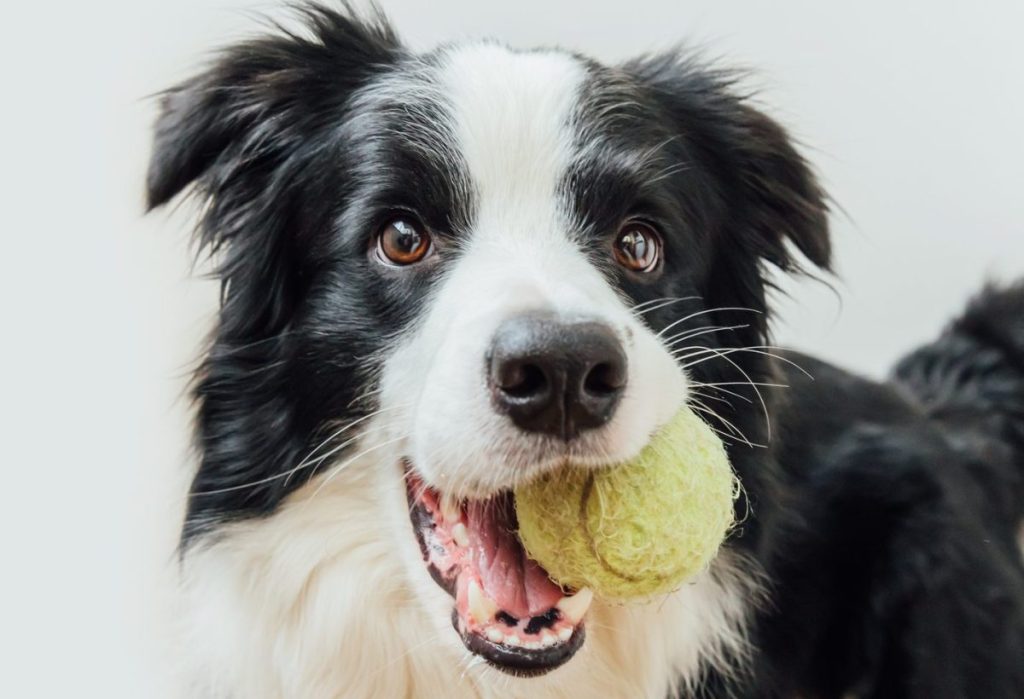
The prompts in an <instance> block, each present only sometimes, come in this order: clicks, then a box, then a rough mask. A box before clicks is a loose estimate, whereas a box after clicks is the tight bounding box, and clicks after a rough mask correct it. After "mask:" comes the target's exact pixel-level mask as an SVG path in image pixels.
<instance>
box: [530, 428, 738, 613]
mask: <svg viewBox="0 0 1024 699" xmlns="http://www.w3.org/2000/svg"><path fill="white" fill-rule="evenodd" d="M738 494H739V485H738V482H737V480H736V478H735V476H734V475H733V472H732V467H731V466H730V465H729V459H728V457H727V456H726V453H725V448H724V447H723V446H722V442H721V440H719V439H718V437H717V436H716V435H715V434H714V432H712V431H711V428H709V427H708V426H707V425H706V424H705V423H704V421H703V420H701V419H700V418H699V417H698V416H697V415H696V414H694V413H693V412H692V411H691V410H689V409H688V408H683V409H682V410H681V411H680V412H679V413H678V414H677V415H676V416H675V418H673V420H672V421H671V422H669V423H668V424H667V425H665V426H664V427H663V428H662V429H661V430H660V431H659V432H658V433H657V434H656V435H655V436H654V437H653V438H652V439H651V441H650V442H649V443H648V444H647V446H646V447H644V449H643V450H642V451H641V452H640V454H639V455H638V456H637V457H636V458H634V459H633V460H631V461H629V462H627V463H624V464H619V465H616V466H610V467H606V468H601V469H593V468H590V469H588V468H583V467H568V468H564V469H561V470H557V471H554V472H551V473H548V474H546V475H544V476H542V477H541V478H539V479H537V480H534V481H532V482H531V483H529V484H527V485H526V486H524V487H521V488H518V489H516V491H515V500H516V514H517V516H518V518H519V537H520V539H521V540H522V542H523V546H524V547H525V548H526V552H527V553H528V554H529V555H530V557H531V558H533V559H534V560H535V561H537V562H538V563H540V565H542V566H543V567H544V568H545V570H547V572H548V574H549V575H550V576H551V578H552V579H553V580H554V581H555V582H558V583H560V584H562V585H565V586H568V587H573V588H581V587H589V588H591V589H592V590H594V592H595V593H596V594H598V595H601V596H603V597H605V598H608V599H613V600H625V599H630V598H636V597H649V596H652V595H657V594H660V593H664V592H670V591H672V590H674V589H676V588H678V587H679V586H680V585H681V584H682V583H683V582H684V581H685V580H687V579H688V578H691V577H693V576H694V575H695V574H696V573H698V572H700V571H701V570H703V569H704V568H705V567H707V565H708V564H709V563H710V562H711V560H712V559H713V558H714V557H715V554H716V553H717V552H718V548H719V546H721V544H722V541H723V540H724V539H725V537H726V535H727V534H728V532H729V529H730V527H731V526H732V523H733V503H734V501H735V500H736V498H737V497H738Z"/></svg>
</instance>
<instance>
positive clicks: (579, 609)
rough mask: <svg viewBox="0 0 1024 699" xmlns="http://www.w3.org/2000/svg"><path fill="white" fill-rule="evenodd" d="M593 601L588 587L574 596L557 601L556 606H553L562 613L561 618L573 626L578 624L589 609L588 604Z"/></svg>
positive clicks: (592, 594)
mask: <svg viewBox="0 0 1024 699" xmlns="http://www.w3.org/2000/svg"><path fill="white" fill-rule="evenodd" d="M593 599H594V593H593V592H591V590H590V588H589V587H584V588H581V589H580V590H579V591H578V592H577V593H576V594H575V595H572V596H571V597H563V598H562V599H560V600H558V604H556V605H555V606H556V607H558V611H560V612H562V616H564V617H565V618H566V619H567V620H568V621H569V622H571V623H572V624H574V625H575V624H578V623H580V619H582V618H583V615H584V614H586V613H587V610H588V609H590V603H591V602H592V601H593Z"/></svg>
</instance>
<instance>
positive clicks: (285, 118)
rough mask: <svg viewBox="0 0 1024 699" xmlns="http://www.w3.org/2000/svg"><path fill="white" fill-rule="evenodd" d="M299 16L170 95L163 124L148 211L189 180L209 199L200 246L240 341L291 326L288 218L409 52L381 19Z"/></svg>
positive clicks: (296, 284)
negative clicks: (292, 26) (357, 109)
mask: <svg viewBox="0 0 1024 699" xmlns="http://www.w3.org/2000/svg"><path fill="white" fill-rule="evenodd" d="M301 12H302V14H303V15H304V18H303V19H304V20H305V21H304V22H303V25H302V28H301V29H299V30H296V31H289V30H286V29H284V28H279V32H278V33H277V34H275V35H272V36H267V37H264V38H259V39H255V40H251V41H248V42H245V43H242V44H239V45H236V46H233V47H231V48H229V49H228V50H226V51H224V52H223V53H222V54H221V55H220V57H219V58H218V60H216V61H215V62H214V63H213V65H212V66H210V67H209V68H208V69H207V70H206V71H205V72H203V73H201V74H199V75H198V76H196V77H194V78H193V79H191V80H189V81H187V82H185V83H183V84H182V85H179V86H178V87H175V88H173V89H171V90H170V91H168V92H167V93H165V94H164V96H163V99H162V105H161V106H162V111H161V114H160V116H159V118H158V120H157V123H156V129H155V142H154V146H153V153H152V158H151V161H150V166H149V174H148V181H147V189H148V204H149V208H151V209H152V208H153V207H156V206H160V205H161V204H164V203H166V202H168V201H169V200H170V199H172V198H173V197H174V196H175V195H177V194H179V193H180V192H182V191H183V190H185V189H186V188H187V187H189V186H190V185H193V186H194V189H193V190H192V191H193V192H194V193H195V194H196V195H197V196H198V197H200V198H201V199H202V200H203V203H204V205H205V206H204V207H203V209H202V217H201V219H200V221H199V225H198V228H197V237H198V240H199V244H200V250H208V251H210V252H214V253H218V268H217V273H218V275H219V277H220V279H221V284H222V299H221V316H220V319H221V323H220V328H219V333H220V335H221V337H227V338H229V339H233V340H239V339H240V340H242V341H253V340H254V339H261V338H262V337H266V336H269V335H271V334H274V333H276V332H279V331H280V330H281V329H282V328H283V327H284V325H285V324H286V323H287V322H288V319H289V314H290V310H291V309H292V308H294V303H295V301H296V299H297V298H299V295H300V293H301V283H300V282H301V280H300V279H299V278H298V277H300V276H301V275H299V274H297V273H296V271H295V270H296V265H295V264H294V262H295V259H294V258H296V257H297V253H296V250H298V249H300V248H301V246H299V245H297V244H296V241H292V240H290V239H289V236H292V237H294V236H295V235H300V234H301V232H296V230H295V228H296V227H295V225H294V224H293V222H292V221H291V217H292V216H293V213H294V212H295V211H300V210H302V205H303V204H302V202H303V197H309V196H311V195H310V193H309V191H310V187H311V186H312V185H309V183H308V182H306V180H308V179H309V178H310V177H311V175H310V174H309V173H308V164H309V157H308V156H309V153H310V151H311V149H315V148H316V147H317V146H318V145H320V144H323V143H325V142H327V141H328V140H329V139H328V136H329V134H330V132H331V130H332V129H337V126H338V123H339V122H340V121H341V120H343V119H344V118H345V111H346V105H347V103H348V101H349V99H350V98H351V96H352V95H353V93H354V92H355V91H356V90H358V89H359V88H360V87H361V86H362V85H364V84H365V83H366V82H367V81H368V80H370V79H371V78H372V77H373V76H374V75H377V74H379V73H380V72H382V71H385V70H387V69H388V67H389V66H390V65H392V64H393V63H394V62H395V61H397V60H399V57H400V56H401V55H402V51H403V50H402V48H401V46H400V44H399V42H398V40H397V39H396V37H395V35H394V33H393V32H392V30H391V28H390V27H389V25H388V24H387V22H386V20H385V19H384V18H383V17H382V16H380V15H377V16H375V17H373V18H369V19H361V18H358V17H355V16H354V15H352V14H351V12H349V13H341V12H336V11H333V10H327V9H324V8H318V7H315V6H314V7H310V8H308V9H306V10H302V11H301ZM314 184H315V183H314Z"/></svg>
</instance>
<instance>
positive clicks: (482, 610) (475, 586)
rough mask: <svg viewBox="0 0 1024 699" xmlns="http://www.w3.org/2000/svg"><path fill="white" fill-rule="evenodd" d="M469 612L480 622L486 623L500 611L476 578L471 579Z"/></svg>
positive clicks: (468, 596)
mask: <svg viewBox="0 0 1024 699" xmlns="http://www.w3.org/2000/svg"><path fill="white" fill-rule="evenodd" d="M468 592H469V594H468V595H467V598H468V600H469V613H470V615H471V616H472V617H473V618H474V619H476V622H477V623H478V624H485V623H487V622H488V621H490V620H491V619H493V618H494V615H495V614H497V613H498V605H497V604H495V603H494V601H493V600H491V598H490V597H488V596H487V595H485V594H484V591H483V590H481V589H480V584H479V583H478V582H477V581H476V580H470V581H469V590H468Z"/></svg>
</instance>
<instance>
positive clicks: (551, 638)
mask: <svg viewBox="0 0 1024 699" xmlns="http://www.w3.org/2000/svg"><path fill="white" fill-rule="evenodd" d="M556 643H558V637H557V636H555V634H553V633H551V632H550V631H548V630H547V629H544V632H543V633H542V634H541V635H540V647H541V648H550V647H551V646H553V645H555V644H556Z"/></svg>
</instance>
